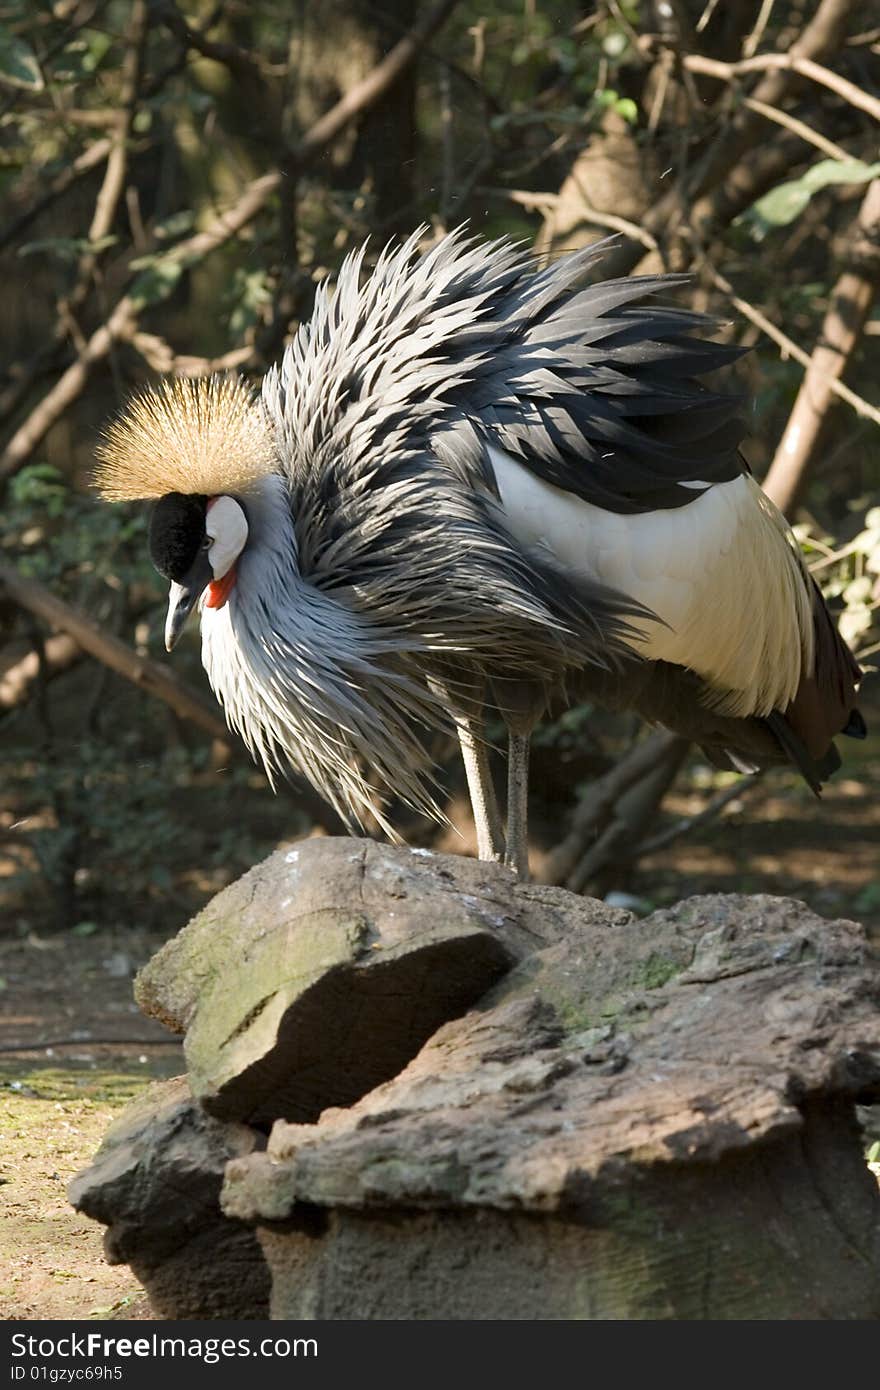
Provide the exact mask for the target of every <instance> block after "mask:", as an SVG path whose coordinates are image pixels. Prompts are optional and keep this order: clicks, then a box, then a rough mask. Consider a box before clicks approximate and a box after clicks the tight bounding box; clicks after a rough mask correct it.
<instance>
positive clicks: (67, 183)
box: [0, 139, 113, 249]
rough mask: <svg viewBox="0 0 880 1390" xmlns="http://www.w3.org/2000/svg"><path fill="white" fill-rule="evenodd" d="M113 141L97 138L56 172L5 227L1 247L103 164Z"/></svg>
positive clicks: (6, 244) (1, 236)
mask: <svg viewBox="0 0 880 1390" xmlns="http://www.w3.org/2000/svg"><path fill="white" fill-rule="evenodd" d="M112 143H113V142H112V141H111V140H109V139H107V140H96V141H95V143H94V144H93V145H89V147H88V149H86V150H83V152H82V154H81V155H78V156H77V158H76V159H75V160H74V161H73V163H72V164H69V165H68V166H67V168H66V169H62V170H61V171H60V172H59V173H58V174H56V175H55V177H54V178H53V179H52V180H51V181H50V183H49V184H48V186H47V187H46V188H45V190H44V191H43V192H42V193H41V194H40V196H39V197H38V198H37V199H36V200H35V201H34V202H33V203H31V205H30V207H27V208H24V210H23V211H22V212H20V213H19V214H18V216H17V217H15V218H13V219H12V221H11V222H9V223H8V224H7V225H6V226H5V227H4V228H3V230H2V232H0V249H2V247H4V246H9V245H10V243H12V242H14V241H15V240H16V239H17V238H18V237H19V236H20V235H21V233H22V232H23V231H24V230H25V228H26V227H28V226H30V224H31V222H33V221H34V219H35V218H37V217H39V216H40V214H41V213H43V212H45V211H46V208H48V207H51V205H52V204H53V203H54V202H56V201H57V200H58V199H59V198H60V197H62V196H63V195H64V194H65V193H66V192H67V190H68V189H69V188H72V187H73V185H74V184H75V183H76V182H77V181H78V180H79V179H81V178H82V177H83V176H84V175H85V174H87V173H89V171H90V170H92V169H94V168H96V167H97V166H98V165H99V164H103V162H104V160H105V159H106V158H107V156H108V155H109V153H110V148H111V145H112Z"/></svg>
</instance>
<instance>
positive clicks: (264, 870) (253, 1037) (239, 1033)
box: [135, 839, 565, 1128]
mask: <svg viewBox="0 0 880 1390" xmlns="http://www.w3.org/2000/svg"><path fill="white" fill-rule="evenodd" d="M542 891H543V893H544V894H548V893H549V894H550V896H549V897H547V898H546V901H545V902H544V901H542V903H541V905H540V906H536V904H535V903H533V902H532V900H531V899H530V898H529V897H528V895H527V894H523V893H522V892H521V890H519V889H518V888H517V886H516V880H515V878H514V875H513V874H512V873H511V872H510V871H509V870H506V869H503V868H500V867H499V866H498V865H490V864H479V863H476V862H475V861H473V860H470V859H461V858H457V857H455V856H452V855H434V854H431V853H430V852H428V851H421V850H410V849H394V848H391V847H389V846H384V845H378V844H376V843H374V842H373V841H370V840H343V839H314V840H307V841H304V842H302V843H301V844H300V845H298V846H297V847H296V848H294V849H292V850H288V851H286V852H284V851H279V852H278V853H276V854H274V855H272V856H270V858H269V859H267V860H265V861H264V862H263V863H262V864H260V865H258V866H257V867H256V868H254V869H252V870H251V871H250V872H249V873H247V874H245V875H244V877H243V878H241V879H239V880H238V881H237V882H236V883H234V884H231V885H230V887H229V888H227V889H225V890H224V891H223V892H222V893H219V894H218V895H217V897H216V898H214V899H213V900H212V901H211V902H210V903H209V904H208V906H207V907H206V908H205V909H204V911H203V912H201V913H200V914H199V916H198V917H196V918H195V919H194V920H193V921H192V922H191V923H190V924H189V926H187V927H185V928H184V930H183V931H182V932H180V933H179V935H178V936H177V937H175V938H174V940H173V941H170V942H168V944H167V945H166V946H165V947H163V949H162V950H161V951H160V952H159V953H158V954H157V955H156V956H155V957H154V958H153V960H152V961H151V962H150V963H149V964H148V965H147V966H146V967H145V969H144V970H143V971H142V972H141V974H140V975H139V977H138V980H137V982H136V987H135V996H136V998H137V1000H138V1002H139V1004H140V1005H141V1008H142V1009H143V1011H144V1012H145V1013H146V1014H148V1015H151V1016H152V1017H154V1018H158V1019H159V1020H160V1021H161V1022H163V1023H165V1024H166V1025H167V1026H169V1027H170V1028H172V1029H174V1030H175V1031H178V1032H185V1033H186V1041H185V1054H186V1060H187V1067H188V1071H189V1078H190V1084H191V1086H192V1089H193V1093H194V1095H196V1096H197V1097H198V1098H199V1099H200V1100H201V1101H202V1102H203V1103H204V1104H205V1105H206V1106H207V1108H208V1109H209V1110H210V1112H211V1113H212V1114H214V1115H217V1116H219V1117H221V1118H223V1119H231V1120H243V1121H246V1122H247V1123H248V1124H252V1125H256V1126H265V1127H267V1128H268V1126H269V1125H270V1124H271V1123H272V1121H273V1120H275V1119H277V1118H278V1117H279V1116H284V1117H285V1118H287V1119H291V1120H301V1121H311V1120H316V1119H317V1118H318V1115H319V1114H320V1113H321V1111H322V1110H324V1109H325V1108H326V1107H327V1106H328V1105H338V1106H346V1105H351V1104H352V1103H353V1102H354V1101H356V1100H358V1099H359V1097H360V1096H362V1095H364V1094H365V1093H366V1092H367V1091H369V1090H372V1088H373V1087H374V1086H377V1085H379V1084H380V1083H381V1082H383V1081H387V1080H388V1078H389V1077H392V1076H395V1075H396V1074H397V1072H399V1071H400V1069H401V1067H403V1066H405V1065H406V1063H407V1062H408V1061H409V1060H410V1058H411V1057H413V1056H414V1055H415V1053H416V1052H418V1050H419V1048H420V1047H421V1046H422V1044H423V1043H424V1042H425V1041H426V1039H427V1038H429V1037H430V1036H431V1034H432V1033H433V1032H434V1031H435V1029H436V1028H438V1027H439V1026H440V1024H441V1023H445V1022H446V1021H447V1020H448V1019H450V1018H453V1017H455V1016H456V1015H458V1014H461V1013H463V1012H464V1011H465V1010H466V1009H468V1008H469V1007H470V1006H471V1005H472V1004H474V1003H475V1002H476V1001H477V1000H478V999H479V998H480V997H481V996H482V995H483V994H485V992H486V990H487V989H488V988H489V987H490V985H491V984H493V982H494V981H496V980H497V979H498V978H499V977H500V976H501V975H502V974H503V973H504V972H505V970H507V969H508V968H509V966H510V965H511V964H512V963H513V962H514V961H515V960H516V959H518V958H520V957H521V956H522V955H523V954H525V953H526V952H527V951H529V950H532V949H534V948H535V947H536V946H542V945H545V944H546V943H547V942H548V941H550V940H556V939H558V936H559V934H560V933H561V931H563V930H564V929H565V923H564V920H563V917H562V916H561V915H560V913H559V912H557V911H555V910H554V908H553V906H552V904H553V902H554V898H553V893H554V890H546V889H545V890H542ZM563 896H565V895H563Z"/></svg>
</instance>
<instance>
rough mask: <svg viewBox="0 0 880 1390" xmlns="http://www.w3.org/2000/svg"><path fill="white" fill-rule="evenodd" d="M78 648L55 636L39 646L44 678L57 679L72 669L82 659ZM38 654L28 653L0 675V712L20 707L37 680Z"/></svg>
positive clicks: (60, 635)
mask: <svg viewBox="0 0 880 1390" xmlns="http://www.w3.org/2000/svg"><path fill="white" fill-rule="evenodd" d="M82 654H83V652H82V648H81V647H80V645H79V643H78V642H75V641H74V640H73V638H72V637H70V636H68V635H67V633H64V632H58V633H55V634H54V636H52V637H49V638H47V639H46V641H45V642H44V643H43V662H42V665H43V669H44V671H45V672H46V674H47V675H57V674H59V673H60V672H61V671H66V670H67V668H68V667H69V666H73V665H74V663H75V662H76V661H78V660H79V658H80V657H81V656H82ZM40 665H41V663H40V654H39V652H35V651H30V652H28V653H27V654H26V655H25V656H22V657H19V658H18V660H17V661H14V662H13V663H12V664H11V665H9V666H7V667H6V669H5V670H4V671H2V672H0V710H11V709H14V708H15V707H16V705H20V704H22V703H23V702H24V701H25V700H26V699H27V698H28V695H29V694H30V692H31V688H32V687H33V685H34V684H35V682H36V681H37V680H39V678H40Z"/></svg>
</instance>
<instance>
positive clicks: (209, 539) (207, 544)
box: [202, 536, 214, 550]
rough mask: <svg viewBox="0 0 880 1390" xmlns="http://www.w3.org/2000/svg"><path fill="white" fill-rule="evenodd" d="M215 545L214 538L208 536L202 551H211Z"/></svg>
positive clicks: (203, 542) (203, 543)
mask: <svg viewBox="0 0 880 1390" xmlns="http://www.w3.org/2000/svg"><path fill="white" fill-rule="evenodd" d="M213 544H214V541H213V539H212V537H211V536H206V537H205V539H204V540H203V541H202V549H203V550H210V549H211V546H212V545H213Z"/></svg>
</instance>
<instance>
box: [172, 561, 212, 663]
mask: <svg viewBox="0 0 880 1390" xmlns="http://www.w3.org/2000/svg"><path fill="white" fill-rule="evenodd" d="M213 578H214V574H213V571H212V570H211V564H210V561H209V560H208V556H207V554H206V553H205V552H202V553H201V554H200V555H199V558H198V559H197V560H196V562H195V564H194V565H193V567H192V569H191V570H190V571H189V573H188V574H185V575H184V577H183V579H182V580H181V582H180V583H179V584H178V583H176V582H175V581H174V580H172V581H171V588H170V589H169V591H168V615H167V617H166V619H165V650H166V651H167V652H170V651H171V649H172V647H173V646H174V644H175V642H176V641H177V639H178V637H179V636H180V634H181V633H182V632H183V629H184V627H185V626H186V620H187V618H188V617H189V615H190V613H191V612H192V611H193V609H194V608H195V606H196V604H197V603H198V601H199V599H200V598H201V596H202V594H203V593H204V591H205V589H206V588H207V587H208V585H209V584H210V583H211V580H212V579H213Z"/></svg>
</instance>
